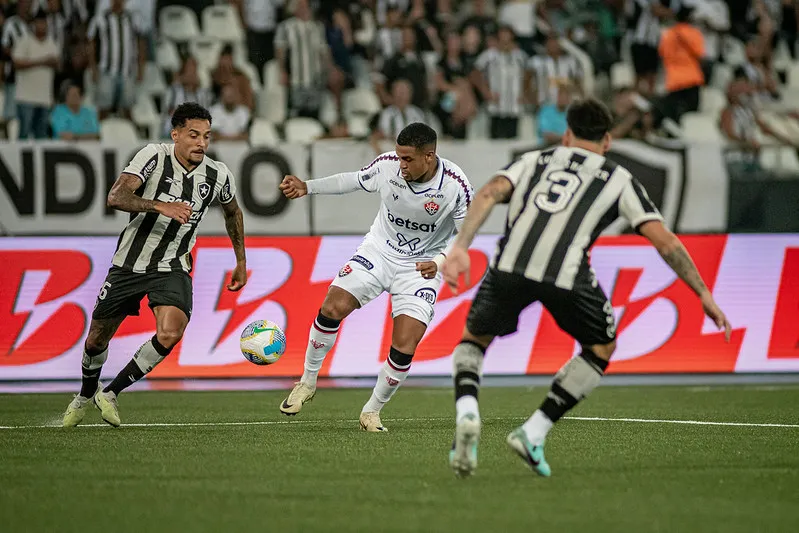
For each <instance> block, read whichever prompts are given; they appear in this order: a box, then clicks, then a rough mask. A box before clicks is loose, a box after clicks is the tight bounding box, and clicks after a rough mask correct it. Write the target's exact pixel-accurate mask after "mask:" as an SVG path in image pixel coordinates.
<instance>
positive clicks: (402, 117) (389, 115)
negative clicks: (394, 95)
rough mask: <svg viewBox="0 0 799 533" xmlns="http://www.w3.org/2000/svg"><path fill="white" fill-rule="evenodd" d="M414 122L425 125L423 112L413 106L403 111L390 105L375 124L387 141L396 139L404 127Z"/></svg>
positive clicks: (425, 120) (425, 118)
mask: <svg viewBox="0 0 799 533" xmlns="http://www.w3.org/2000/svg"><path fill="white" fill-rule="evenodd" d="M414 122H421V123H423V124H427V122H428V121H427V117H426V116H425V114H424V111H422V110H421V109H419V108H418V107H416V106H415V105H409V106H406V107H405V109H400V108H399V107H397V106H395V105H390V106H388V107H386V108H385V109H383V111H381V112H380V118H379V119H378V121H377V124H378V128H379V129H380V131H381V132H382V133H383V135H385V136H386V137H387V138H389V139H396V138H397V136H398V135H399V134H400V132H401V131H402V130H403V129H405V126H407V125H408V124H413V123H414Z"/></svg>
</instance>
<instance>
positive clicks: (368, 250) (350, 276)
mask: <svg viewBox="0 0 799 533" xmlns="http://www.w3.org/2000/svg"><path fill="white" fill-rule="evenodd" d="M331 286H333V287H340V288H342V289H344V290H345V291H347V292H348V293H350V294H352V295H353V296H355V299H356V300H358V303H360V304H361V307H364V306H365V305H366V304H368V303H369V302H371V301H372V300H374V299H375V298H377V297H378V296H380V295H381V294H382V293H383V292H388V293H389V294H391V308H392V316H393V317H394V318H396V317H397V316H398V315H408V316H409V317H412V318H415V319H416V320H419V321H420V322H423V323H424V324H425V325H430V322H431V321H432V320H433V307H434V305H435V303H436V297H437V296H438V288H439V287H440V286H441V273H440V272H439V273H437V274H436V277H435V278H433V279H425V278H423V277H422V274H421V273H420V272H417V270H416V262H408V263H406V264H399V263H394V262H393V261H390V260H388V259H386V258H384V257H383V255H382V254H381V253H380V251H379V250H378V249H377V248H376V247H375V246H370V245H368V244H362V245H361V246H360V247H359V248H358V250H357V251H356V252H355V255H353V256H352V258H351V259H350V260H349V261H347V263H346V264H345V265H344V266H343V267H341V270H339V272H338V276H336V279H334V280H333V283H331Z"/></svg>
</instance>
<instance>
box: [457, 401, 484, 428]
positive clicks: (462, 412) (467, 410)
mask: <svg viewBox="0 0 799 533" xmlns="http://www.w3.org/2000/svg"><path fill="white" fill-rule="evenodd" d="M467 415H474V416H475V417H476V418H477V420H480V409H479V408H478V407H477V398H475V397H474V396H462V397H460V398H458V399H457V400H455V423H456V424H460V422H461V420H463V418H464V417H465V416H467Z"/></svg>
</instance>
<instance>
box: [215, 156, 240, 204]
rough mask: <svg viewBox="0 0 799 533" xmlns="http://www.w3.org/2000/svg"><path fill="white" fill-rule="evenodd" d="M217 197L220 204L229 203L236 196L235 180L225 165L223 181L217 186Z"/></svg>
mask: <svg viewBox="0 0 799 533" xmlns="http://www.w3.org/2000/svg"><path fill="white" fill-rule="evenodd" d="M218 197H219V203H220V204H229V203H230V202H232V201H233V199H234V198H235V197H236V180H235V179H233V173H232V172H231V171H230V169H229V168H228V167H227V165H225V181H223V182H222V186H221V187H220V188H219V193H218Z"/></svg>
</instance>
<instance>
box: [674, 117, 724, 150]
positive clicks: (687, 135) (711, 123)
mask: <svg viewBox="0 0 799 533" xmlns="http://www.w3.org/2000/svg"><path fill="white" fill-rule="evenodd" d="M680 125H681V126H682V130H683V139H685V140H687V141H699V142H702V141H712V142H716V143H723V142H725V139H724V136H723V135H722V134H721V131H720V130H719V126H718V117H717V116H712V115H706V114H704V113H686V114H684V115H683V116H682V119H681V120H680Z"/></svg>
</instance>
